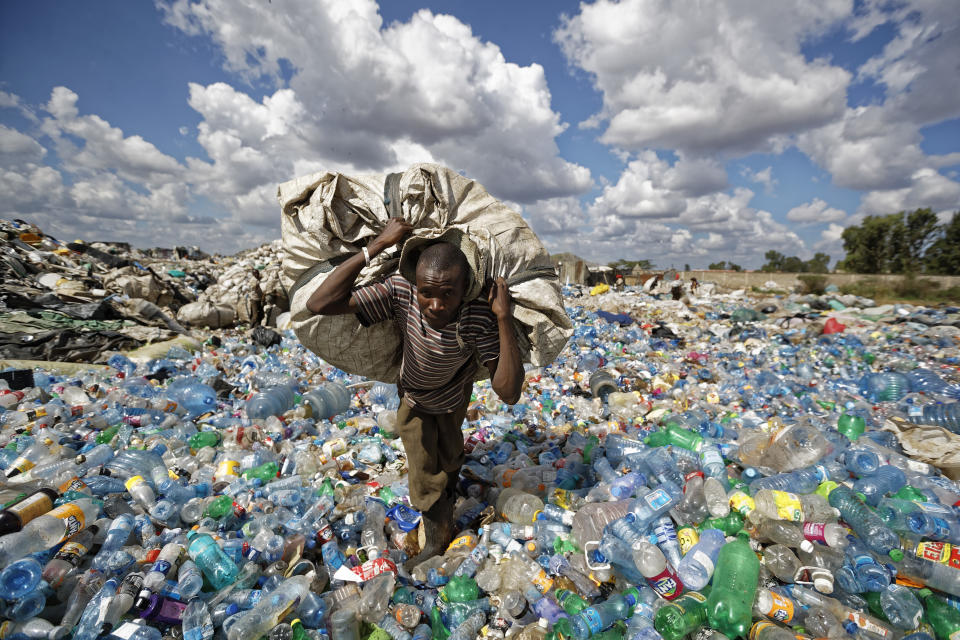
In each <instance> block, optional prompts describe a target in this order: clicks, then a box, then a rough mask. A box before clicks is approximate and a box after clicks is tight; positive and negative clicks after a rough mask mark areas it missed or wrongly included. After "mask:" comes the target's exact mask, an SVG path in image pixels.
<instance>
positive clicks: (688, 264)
mask: <svg viewBox="0 0 960 640" xmlns="http://www.w3.org/2000/svg"><path fill="white" fill-rule="evenodd" d="M683 270H684V271H690V263H689V262H687V263H686V264H684V265H683Z"/></svg>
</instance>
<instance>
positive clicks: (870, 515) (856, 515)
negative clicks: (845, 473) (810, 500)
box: [828, 485, 903, 561]
mask: <svg viewBox="0 0 960 640" xmlns="http://www.w3.org/2000/svg"><path fill="white" fill-rule="evenodd" d="M828 499H829V501H830V505H831V506H832V507H834V508H836V509H838V510H839V511H840V514H841V516H842V517H843V521H844V522H846V523H847V524H848V525H850V528H851V529H853V531H854V532H855V533H856V534H857V537H859V538H860V539H861V540H863V541H864V542H865V543H866V544H867V546H869V547H870V549H872V550H873V551H874V552H876V553H879V554H881V555H889V556H890V557H891V558H893V560H895V561H896V560H900V559H901V558H902V557H903V552H902V551H900V538H899V537H897V534H895V533H894V532H893V531H891V530H890V529H889V528H888V527H887V526H886V525H885V524H884V523H883V520H881V519H880V517H879V516H877V514H875V513H874V512H873V511H871V510H870V509H869V508H868V507H867V506H866V505H864V504H863V503H862V502H860V499H859V498H857V496H856V495H854V493H853V491H851V490H850V489H848V488H847V487H845V486H843V485H840V486H838V487H836V488H834V489H833V491H831V492H830V495H829V496H828Z"/></svg>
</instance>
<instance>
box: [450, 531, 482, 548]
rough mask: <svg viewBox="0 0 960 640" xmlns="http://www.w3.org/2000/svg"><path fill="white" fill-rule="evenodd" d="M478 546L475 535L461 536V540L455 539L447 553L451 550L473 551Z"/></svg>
mask: <svg viewBox="0 0 960 640" xmlns="http://www.w3.org/2000/svg"><path fill="white" fill-rule="evenodd" d="M475 546H477V536H475V535H473V534H467V535H463V536H460V537H459V538H454V540H453V542H451V543H450V546H448V547H447V551H450V550H451V549H461V548H465V549H473V548H474V547H475Z"/></svg>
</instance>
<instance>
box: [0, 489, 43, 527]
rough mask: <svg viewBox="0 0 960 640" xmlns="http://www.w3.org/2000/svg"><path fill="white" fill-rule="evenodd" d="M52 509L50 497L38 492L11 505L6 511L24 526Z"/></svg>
mask: <svg viewBox="0 0 960 640" xmlns="http://www.w3.org/2000/svg"><path fill="white" fill-rule="evenodd" d="M52 507H53V502H52V501H51V500H50V496H48V495H47V494H46V493H43V492H38V493H35V494H33V495H32V496H29V497H27V498H24V499H23V500H21V501H20V502H18V503H16V504H14V505H12V506H11V507H9V508H8V509H7V511H9V512H10V513H13V514H15V515H16V516H17V517H19V518H20V522H22V523H23V524H26V523H28V522H30V521H31V520H33V519H34V518H37V517H39V516H42V515H43V514H45V513H46V512H48V511H50V509H51V508H52Z"/></svg>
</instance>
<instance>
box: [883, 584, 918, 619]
mask: <svg viewBox="0 0 960 640" xmlns="http://www.w3.org/2000/svg"><path fill="white" fill-rule="evenodd" d="M880 605H881V606H882V607H883V613H884V615H885V616H886V617H887V620H889V621H890V624H892V625H893V626H895V627H897V628H898V629H916V628H917V625H919V624H920V618H921V616H923V607H922V606H921V605H920V602H919V601H918V600H917V598H916V597H915V596H914V595H913V593H912V592H911V591H910V590H909V589H907V588H906V587H904V586H901V585H899V584H891V585H888V586H887V588H886V589H884V590H883V591H881V592H880Z"/></svg>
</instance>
